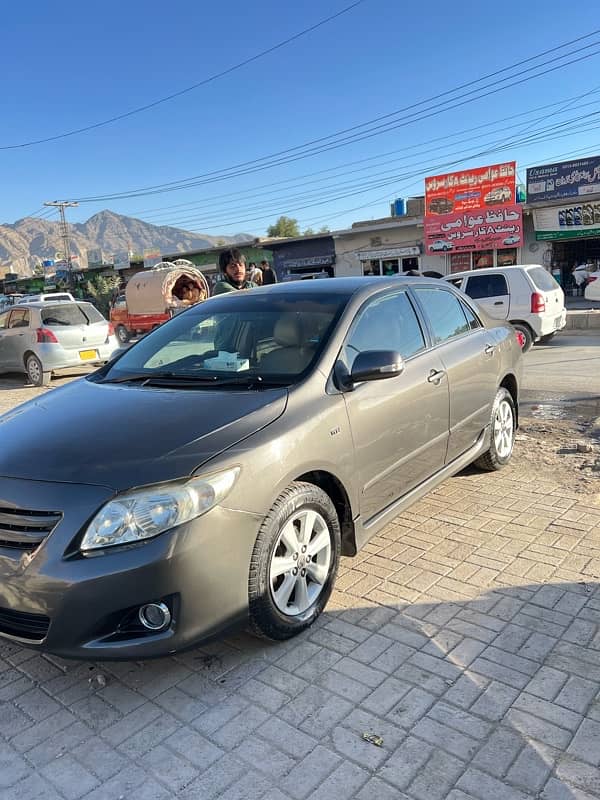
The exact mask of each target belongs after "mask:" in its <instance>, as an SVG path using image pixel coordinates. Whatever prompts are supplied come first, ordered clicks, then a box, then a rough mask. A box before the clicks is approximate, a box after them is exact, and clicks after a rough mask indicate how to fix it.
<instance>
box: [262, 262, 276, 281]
mask: <svg viewBox="0 0 600 800" xmlns="http://www.w3.org/2000/svg"><path fill="white" fill-rule="evenodd" d="M260 268H261V269H262V274H263V286H267V285H268V284H269V283H277V275H276V274H275V270H274V269H272V268H271V265H270V264H269V262H268V261H261V262H260Z"/></svg>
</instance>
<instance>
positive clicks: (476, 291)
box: [465, 273, 508, 300]
mask: <svg viewBox="0 0 600 800" xmlns="http://www.w3.org/2000/svg"><path fill="white" fill-rule="evenodd" d="M465 294H468V295H469V297H471V298H472V299H473V300H480V299H481V298H483V297H502V296H504V295H508V285H507V283H506V278H505V277H504V275H501V274H498V273H496V274H494V273H492V274H490V275H473V276H472V277H470V278H469V279H468V280H467V286H466V288H465Z"/></svg>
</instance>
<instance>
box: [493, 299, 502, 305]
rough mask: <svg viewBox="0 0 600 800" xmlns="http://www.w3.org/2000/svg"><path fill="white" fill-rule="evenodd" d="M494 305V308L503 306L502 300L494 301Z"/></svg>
mask: <svg viewBox="0 0 600 800" xmlns="http://www.w3.org/2000/svg"><path fill="white" fill-rule="evenodd" d="M494 305H495V306H503V305H504V300H496V302H495V303H494Z"/></svg>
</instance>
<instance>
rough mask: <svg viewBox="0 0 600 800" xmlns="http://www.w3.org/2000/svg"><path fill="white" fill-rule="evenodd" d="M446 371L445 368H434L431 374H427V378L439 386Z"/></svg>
mask: <svg viewBox="0 0 600 800" xmlns="http://www.w3.org/2000/svg"><path fill="white" fill-rule="evenodd" d="M445 374H446V373H445V372H444V370H443V369H439V370H438V369H432V370H431V372H430V373H429V375H428V376H427V380H428V381H429V383H433V385H434V386H439V385H440V381H441V380H442V378H443V377H444V375H445Z"/></svg>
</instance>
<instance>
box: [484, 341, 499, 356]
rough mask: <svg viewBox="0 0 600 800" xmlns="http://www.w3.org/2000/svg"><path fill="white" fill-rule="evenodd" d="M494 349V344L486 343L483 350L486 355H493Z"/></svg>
mask: <svg viewBox="0 0 600 800" xmlns="http://www.w3.org/2000/svg"><path fill="white" fill-rule="evenodd" d="M495 349H496V347H495V345H493V344H488V345H486V348H485V350H484V351H483V352H484V353H485V354H486V356H493V355H494V351H495Z"/></svg>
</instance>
